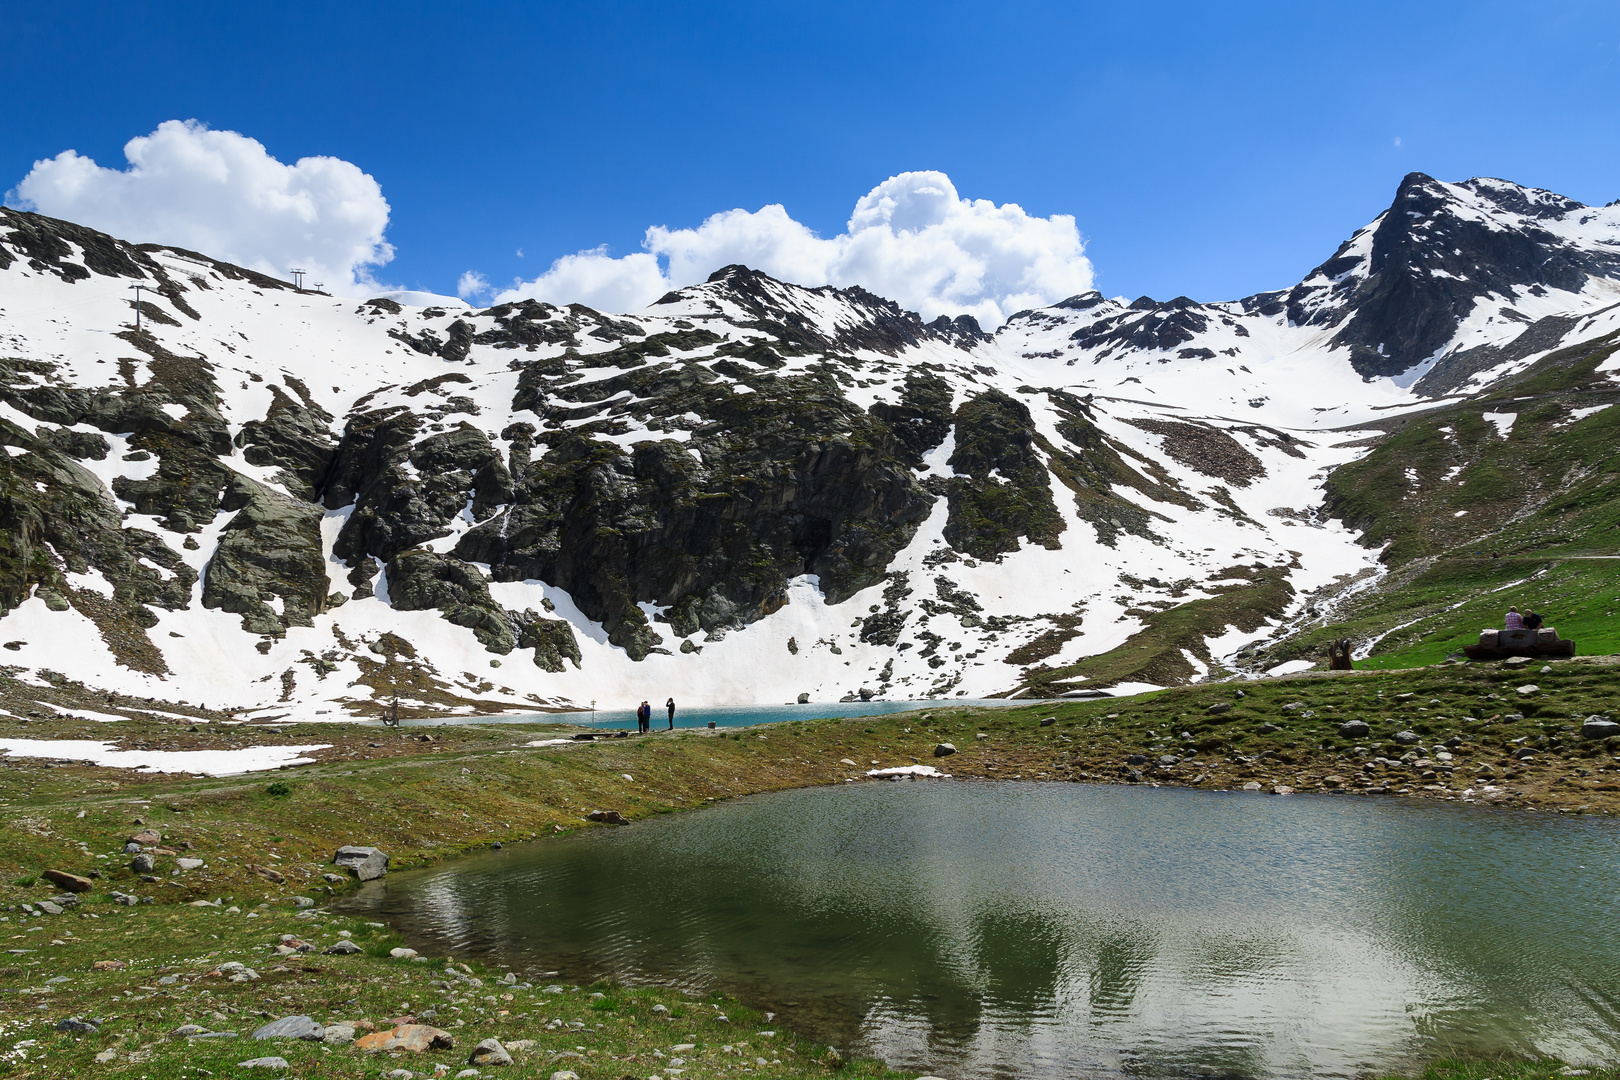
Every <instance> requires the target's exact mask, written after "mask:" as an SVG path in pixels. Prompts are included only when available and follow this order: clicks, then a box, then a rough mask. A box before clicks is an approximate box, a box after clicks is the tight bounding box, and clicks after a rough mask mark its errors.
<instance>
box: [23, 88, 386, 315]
mask: <svg viewBox="0 0 1620 1080" xmlns="http://www.w3.org/2000/svg"><path fill="white" fill-rule="evenodd" d="M124 157H125V158H126V159H128V167H127V168H124V169H110V168H106V167H104V166H101V165H98V164H96V162H95V161H94V160H93V159H92V158H88V157H84V156H82V155H80V154H78V153H76V152H75V151H72V150H64V151H63V152H62V153H60V154H58V155H56V156H55V157H54V158H49V159H47V160H45V161H36V162H35V163H34V167H33V169H32V170H30V171H29V173H28V175H27V176H26V177H24V178H23V180H22V182H21V183H19V184H18V185H17V187H16V189H15V191H14V193H13V198H14V199H15V200H16V202H17V203H18V204H19V205H20V206H22V207H23V208H26V209H32V210H38V211H39V212H40V213H42V214H47V215H49V216H51V217H59V218H66V219H67V220H69V221H75V222H78V223H80V224H82V225H88V226H90V227H91V228H94V229H99V230H101V231H102V232H107V233H111V234H112V235H114V236H117V237H119V238H121V239H124V240H132V241H135V242H137V243H148V242H149V243H161V244H173V245H175V246H177V247H184V248H191V249H192V250H195V251H200V252H202V253H203V254H205V255H209V256H212V257H214V258H216V259H222V260H224V261H226V262H231V263H236V264H238V265H240V266H246V267H248V268H250V269H253V270H258V271H260V272H261V273H265V274H271V275H274V276H275V277H279V278H282V279H288V280H290V275H289V273H288V271H289V270H291V268H293V267H295V266H296V267H300V268H302V269H304V270H306V271H308V275H307V276H306V277H305V281H306V282H307V283H313V282H317V281H319V282H323V283H324V284H325V285H326V287H327V289H328V291H336V292H339V293H346V292H358V291H364V290H368V289H372V288H376V287H377V286H376V283H375V282H373V281H372V280H371V277H370V275H371V270H372V269H373V268H374V267H377V266H381V265H382V264H383V263H386V262H387V261H388V260H389V259H391V258H393V256H394V249H393V248H392V247H391V246H390V245H389V244H388V242H387V241H386V240H384V239H383V232H384V230H385V229H386V228H387V227H388V202H387V200H386V199H384V198H383V194H382V188H381V187H380V186H379V185H378V183H377V181H376V180H375V179H373V178H372V177H371V176H370V175H369V174H367V173H365V172H362V171H361V170H360V168H359V167H358V166H356V165H354V164H353V163H351V162H348V161H344V160H342V159H341V158H335V157H306V158H300V159H298V161H297V162H295V163H294V164H292V165H287V164H285V163H283V162H281V161H278V160H276V158H274V157H272V156H271V155H270V153H269V152H268V151H267V150H266V149H265V148H264V145H263V144H262V143H260V142H258V141H257V140H255V139H250V138H248V137H247V136H246V135H241V134H238V133H237V132H234V131H211V130H209V129H208V127H206V126H205V125H203V124H201V123H199V122H197V121H195V120H185V121H181V120H168V121H165V122H164V123H162V124H159V125H158V128H157V130H156V131H154V132H152V133H151V134H150V135H142V136H139V137H137V138H134V139H131V140H130V141H129V142H128V143H126V144H125V146H124Z"/></svg>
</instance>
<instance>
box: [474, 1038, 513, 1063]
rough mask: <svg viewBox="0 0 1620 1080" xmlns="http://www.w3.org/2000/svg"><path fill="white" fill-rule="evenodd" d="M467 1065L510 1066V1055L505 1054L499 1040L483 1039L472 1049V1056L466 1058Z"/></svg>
mask: <svg viewBox="0 0 1620 1080" xmlns="http://www.w3.org/2000/svg"><path fill="white" fill-rule="evenodd" d="M467 1064H469V1065H510V1064H512V1055H511V1054H508V1053H507V1052H506V1047H504V1046H502V1045H501V1041H500V1040H499V1039H485V1040H484V1041H483V1042H481V1043H479V1044H478V1045H477V1046H475V1047H473V1050H472V1055H471V1056H470V1057H468V1058H467Z"/></svg>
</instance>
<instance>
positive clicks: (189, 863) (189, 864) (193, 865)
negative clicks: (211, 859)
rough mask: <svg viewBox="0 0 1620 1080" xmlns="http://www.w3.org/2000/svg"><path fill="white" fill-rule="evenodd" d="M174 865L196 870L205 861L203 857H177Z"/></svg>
mask: <svg viewBox="0 0 1620 1080" xmlns="http://www.w3.org/2000/svg"><path fill="white" fill-rule="evenodd" d="M174 865H176V866H178V867H179V868H180V869H182V870H195V869H197V868H198V867H199V866H202V865H203V861H202V860H201V859H176V860H174Z"/></svg>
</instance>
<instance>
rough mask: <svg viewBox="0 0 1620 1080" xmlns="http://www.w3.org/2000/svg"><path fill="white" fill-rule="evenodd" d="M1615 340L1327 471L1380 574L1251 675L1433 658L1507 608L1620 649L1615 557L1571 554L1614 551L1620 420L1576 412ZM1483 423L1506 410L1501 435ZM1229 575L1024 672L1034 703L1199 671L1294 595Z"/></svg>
mask: <svg viewBox="0 0 1620 1080" xmlns="http://www.w3.org/2000/svg"><path fill="white" fill-rule="evenodd" d="M1617 344H1620V343H1617V338H1616V336H1615V335H1608V336H1606V337H1603V338H1599V339H1595V340H1593V341H1590V342H1586V343H1583V344H1581V345H1577V346H1574V347H1572V348H1569V349H1564V350H1562V351H1560V352H1558V353H1555V354H1553V355H1551V356H1548V357H1546V358H1545V359H1543V360H1541V361H1538V362H1537V363H1536V364H1534V365H1532V366H1531V367H1530V368H1528V369H1526V370H1525V371H1524V372H1521V373H1520V374H1518V375H1516V376H1513V377H1512V378H1510V379H1506V380H1504V381H1503V382H1502V383H1501V384H1499V385H1497V386H1494V387H1492V388H1491V389H1490V390H1488V391H1487V392H1485V393H1483V394H1480V395H1478V396H1477V397H1475V398H1472V399H1469V400H1466V401H1461V402H1456V403H1451V404H1445V405H1441V406H1438V407H1436V408H1435V409H1432V410H1430V411H1428V412H1426V413H1423V414H1421V415H1419V416H1416V417H1413V418H1411V419H1408V420H1405V421H1398V422H1395V423H1394V425H1393V430H1392V431H1391V432H1390V434H1388V435H1387V436H1386V437H1384V438H1383V439H1382V440H1381V441H1380V442H1379V444H1378V445H1377V446H1376V447H1375V448H1374V449H1373V450H1372V451H1371V452H1370V453H1368V454H1367V455H1366V456H1365V457H1362V458H1361V459H1359V460H1357V461H1355V462H1352V463H1350V464H1348V465H1345V466H1342V467H1340V468H1338V469H1336V470H1335V471H1334V472H1333V473H1332V474H1331V476H1330V477H1329V480H1328V484H1327V490H1328V496H1329V508H1330V510H1331V512H1332V513H1334V514H1335V515H1336V516H1340V517H1343V518H1344V519H1345V520H1347V521H1348V522H1350V523H1351V524H1353V525H1354V526H1355V527H1357V528H1360V529H1363V530H1365V531H1366V534H1367V543H1368V544H1370V545H1373V546H1384V547H1386V550H1385V554H1384V562H1385V563H1386V564H1387V565H1388V566H1389V567H1390V573H1389V575H1388V576H1387V577H1386V578H1385V579H1384V580H1382V581H1381V582H1379V583H1378V584H1377V586H1376V587H1374V588H1372V589H1370V590H1365V591H1362V592H1359V593H1354V594H1350V595H1348V596H1347V598H1345V599H1341V600H1340V601H1338V602H1337V603H1335V604H1334V605H1333V606H1332V608H1331V610H1330V611H1328V612H1327V613H1326V614H1324V615H1322V616H1320V617H1313V618H1308V619H1307V620H1306V621H1305V622H1304V623H1303V624H1301V625H1300V626H1298V627H1296V628H1294V629H1293V630H1292V631H1291V632H1290V633H1289V634H1288V635H1287V636H1286V637H1284V638H1283V639H1281V640H1280V641H1278V642H1276V643H1275V644H1273V645H1272V646H1271V647H1270V648H1268V649H1266V650H1265V651H1264V652H1263V653H1261V654H1259V655H1256V656H1254V657H1252V658H1243V659H1244V660H1245V661H1247V662H1248V663H1249V665H1250V666H1252V667H1254V668H1267V667H1271V666H1274V665H1276V664H1279V663H1282V662H1283V661H1286V660H1293V659H1299V658H1307V659H1312V660H1316V659H1319V658H1320V657H1322V656H1323V655H1324V654H1325V650H1326V645H1327V642H1328V641H1329V640H1332V639H1335V638H1341V637H1350V638H1352V639H1354V640H1355V641H1356V642H1357V643H1360V644H1364V643H1366V642H1369V641H1373V640H1374V639H1378V640H1377V644H1376V645H1375V647H1374V649H1373V653H1372V656H1371V657H1370V658H1369V660H1367V661H1365V662H1363V665H1362V666H1365V667H1372V668H1399V667H1411V666H1414V665H1421V664H1431V663H1435V662H1437V661H1439V660H1441V659H1444V658H1445V657H1446V656H1447V655H1449V654H1451V653H1453V652H1456V651H1457V650H1459V649H1461V648H1462V646H1464V645H1466V644H1469V643H1470V642H1473V641H1476V640H1477V639H1478V633H1479V630H1480V628H1481V627H1486V626H1496V625H1499V624H1500V621H1501V617H1502V613H1503V612H1504V611H1505V610H1506V609H1507V607H1508V605H1509V604H1515V605H1517V606H1518V607H1519V608H1520V609H1521V610H1524V609H1526V608H1530V609H1534V610H1537V611H1541V612H1543V613H1544V614H1545V615H1547V617H1548V620H1549V622H1550V623H1551V624H1552V625H1554V626H1556V627H1557V628H1558V629H1559V631H1560V632H1561V633H1562V634H1563V635H1564V636H1565V637H1569V638H1573V639H1574V640H1575V641H1576V645H1577V649H1578V651H1579V652H1581V653H1582V654H1585V655H1599V654H1609V653H1614V652H1617V651H1620V625H1616V624H1615V623H1614V620H1613V618H1612V617H1611V616H1610V614H1609V613H1610V612H1611V611H1613V610H1615V605H1617V604H1620V599H1617V597H1616V594H1617V593H1620V589H1617V588H1616V587H1615V582H1614V575H1615V574H1616V572H1617V571H1620V560H1616V561H1614V562H1610V561H1606V560H1603V561H1595V560H1590V559H1586V558H1576V557H1577V556H1592V555H1612V554H1616V553H1620V409H1605V410H1604V411H1601V412H1597V413H1595V414H1591V415H1587V416H1584V417H1577V416H1576V415H1575V412H1574V411H1575V410H1581V409H1590V408H1592V407H1594V406H1599V405H1607V404H1612V403H1615V402H1620V387H1616V386H1615V385H1614V384H1613V383H1611V382H1610V381H1609V380H1608V379H1607V378H1606V377H1605V376H1602V375H1599V374H1598V373H1597V372H1596V368H1597V366H1598V364H1600V363H1602V362H1603V361H1604V360H1606V359H1608V358H1609V357H1610V356H1611V354H1612V353H1613V352H1614V350H1615V349H1616V347H1617ZM1488 413H1489V414H1496V415H1498V416H1500V415H1503V414H1507V413H1513V414H1516V417H1517V419H1516V420H1515V422H1514V425H1513V428H1512V431H1511V437H1510V438H1506V439H1504V438H1502V437H1501V435H1500V433H1499V430H1498V427H1497V424H1496V423H1494V422H1493V421H1491V420H1489V419H1487V418H1486V414H1488ZM1231 576H1233V577H1234V579H1235V578H1237V577H1240V576H1246V577H1249V578H1250V580H1249V582H1247V583H1240V584H1237V585H1234V586H1233V587H1231V588H1228V589H1226V590H1224V591H1223V593H1222V594H1221V595H1219V596H1217V597H1215V598H1213V599H1208V600H1198V601H1193V602H1190V603H1187V604H1183V605H1181V606H1179V607H1175V608H1170V609H1168V610H1165V611H1139V612H1135V614H1137V615H1138V616H1139V617H1141V618H1142V620H1143V622H1144V624H1145V625H1144V627H1143V629H1142V630H1141V631H1140V632H1138V633H1137V634H1135V635H1133V636H1132V637H1131V638H1130V639H1129V640H1128V641H1126V642H1125V643H1123V644H1122V645H1120V646H1119V647H1118V648H1115V649H1113V650H1111V651H1109V652H1107V653H1102V654H1099V655H1097V656H1091V657H1087V658H1085V659H1083V660H1081V661H1079V662H1078V663H1075V664H1072V665H1068V666H1066V667H1063V668H1056V669H1054V668H1049V667H1046V666H1045V665H1037V666H1036V667H1033V668H1031V669H1028V670H1026V671H1025V673H1024V682H1025V684H1026V686H1028V687H1029V689H1030V691H1031V693H1033V694H1034V695H1035V696H1041V695H1043V694H1056V693H1060V692H1062V691H1063V690H1065V689H1069V688H1072V687H1073V686H1078V685H1082V684H1080V683H1077V682H1075V681H1074V680H1076V679H1078V678H1079V677H1081V676H1084V677H1085V678H1086V679H1087V680H1088V681H1087V682H1086V683H1084V684H1083V685H1088V686H1109V685H1113V684H1114V683H1117V682H1127V681H1137V680H1140V681H1145V682H1157V683H1160V684H1161V685H1163V684H1172V683H1179V682H1183V681H1186V680H1188V679H1190V678H1193V677H1194V676H1195V675H1196V674H1197V672H1196V670H1195V668H1194V666H1193V665H1192V664H1191V663H1189V662H1188V661H1187V659H1186V657H1185V656H1184V654H1183V650H1186V651H1187V652H1190V653H1191V654H1193V655H1194V656H1197V657H1199V658H1200V659H1201V660H1204V661H1205V662H1209V661H1210V659H1211V658H1210V657H1209V656H1208V654H1207V651H1206V648H1205V644H1204V642H1205V639H1206V638H1207V637H1212V636H1219V635H1222V634H1224V633H1227V632H1228V631H1229V628H1230V627H1232V626H1236V627H1238V628H1240V629H1242V630H1246V631H1247V630H1251V629H1253V630H1259V629H1260V628H1261V626H1262V625H1263V623H1264V622H1265V621H1266V620H1274V619H1275V618H1276V617H1277V616H1278V615H1279V614H1280V613H1281V612H1282V611H1284V610H1285V609H1286V607H1287V606H1288V605H1289V604H1290V602H1291V601H1292V600H1293V598H1294V594H1293V593H1292V591H1291V590H1290V589H1289V587H1288V585H1287V583H1286V582H1285V581H1281V580H1279V579H1277V578H1276V575H1275V574H1274V573H1272V572H1268V571H1264V570H1260V571H1258V572H1255V571H1252V570H1250V569H1245V568H1237V570H1236V571H1234V572H1233V573H1232V575H1231ZM1520 583H1523V584H1522V585H1521V584H1520ZM1397 628H1399V629H1397Z"/></svg>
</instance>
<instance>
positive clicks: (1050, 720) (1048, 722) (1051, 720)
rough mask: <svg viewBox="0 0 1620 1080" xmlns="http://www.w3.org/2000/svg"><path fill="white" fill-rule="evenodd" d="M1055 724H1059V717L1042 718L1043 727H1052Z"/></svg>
mask: <svg viewBox="0 0 1620 1080" xmlns="http://www.w3.org/2000/svg"><path fill="white" fill-rule="evenodd" d="M1055 723H1057V717H1055V716H1043V717H1042V718H1041V727H1051V726H1052V725H1053V724H1055Z"/></svg>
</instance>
